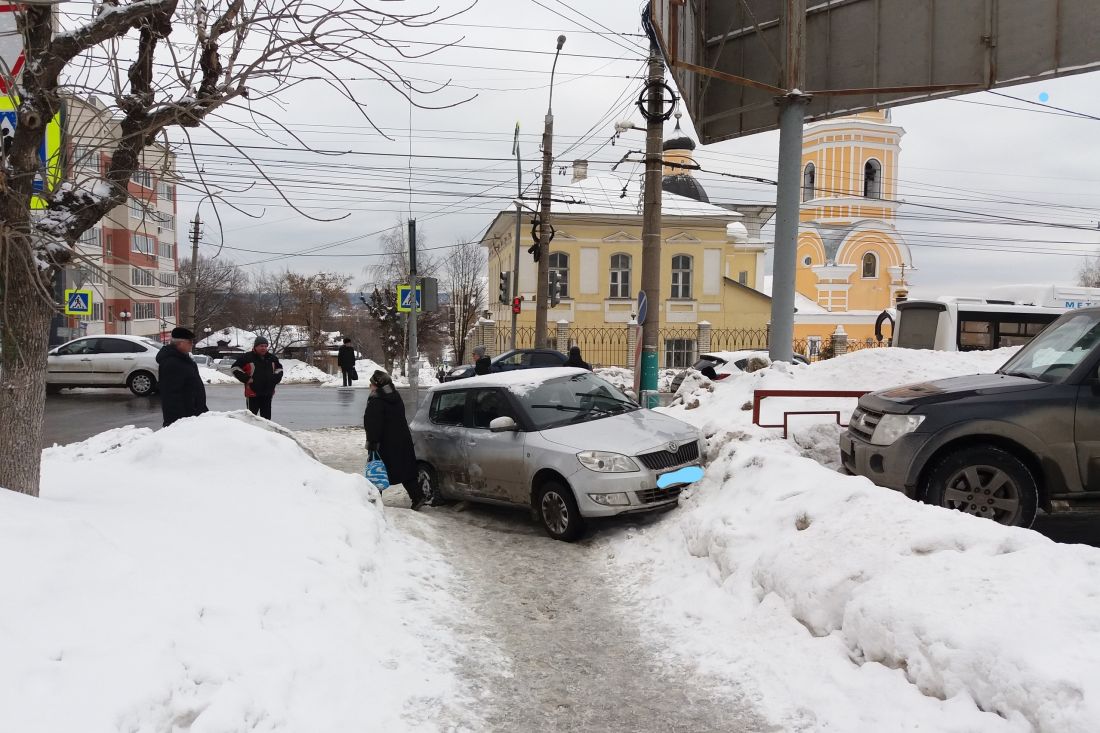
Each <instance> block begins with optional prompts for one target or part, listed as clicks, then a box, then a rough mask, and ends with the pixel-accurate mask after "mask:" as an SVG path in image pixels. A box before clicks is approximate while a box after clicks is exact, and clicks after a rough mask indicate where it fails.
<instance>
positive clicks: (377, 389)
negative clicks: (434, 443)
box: [363, 371, 427, 511]
mask: <svg viewBox="0 0 1100 733" xmlns="http://www.w3.org/2000/svg"><path fill="white" fill-rule="evenodd" d="M363 429H364V430H365V431H366V433H367V445H366V448H367V453H368V459H367V468H366V476H367V478H368V479H370V480H371V482H373V483H374V484H375V485H376V486H378V488H379V489H384V488H386V486H392V485H395V484H401V485H402V486H404V487H405V492H406V493H407V494H408V495H409V499H410V500H411V501H412V508H413V510H414V511H415V510H417V509H420V507H422V506H424V503H425V502H426V501H427V498H426V497H425V496H424V492H423V490H421V488H420V483H419V482H418V480H417V478H418V476H417V470H416V453H415V452H414V451H413V441H412V433H410V432H409V422H408V420H406V419H405V403H404V402H402V401H401V395H399V394H398V393H397V389H396V388H395V387H394V386H393V380H392V379H390V375H388V374H386V373H385V372H383V371H376V372H375V373H374V374H372V375H371V378H370V397H368V398H367V409H366V410H365V411H364V412H363ZM379 462H380V463H381V464H382V465H381V466H380V465H379ZM383 467H384V469H385V474H386V478H385V480H383V479H382V477H381V475H380V474H381V468H383ZM376 479H377V480H376Z"/></svg>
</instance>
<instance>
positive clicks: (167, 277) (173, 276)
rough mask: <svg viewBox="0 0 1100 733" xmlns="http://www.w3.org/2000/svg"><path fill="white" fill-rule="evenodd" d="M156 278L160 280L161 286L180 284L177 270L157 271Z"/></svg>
mask: <svg viewBox="0 0 1100 733" xmlns="http://www.w3.org/2000/svg"><path fill="white" fill-rule="evenodd" d="M157 279H158V280H159V281H160V284H161V286H162V287H166V288H176V287H179V284H180V276H179V273H178V272H159V273H157Z"/></svg>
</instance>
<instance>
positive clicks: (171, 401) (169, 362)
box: [157, 327, 206, 427]
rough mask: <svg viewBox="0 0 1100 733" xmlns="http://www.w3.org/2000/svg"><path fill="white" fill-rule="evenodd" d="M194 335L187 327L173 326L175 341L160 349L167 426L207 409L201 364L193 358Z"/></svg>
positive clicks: (162, 403) (162, 398)
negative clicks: (200, 375)
mask: <svg viewBox="0 0 1100 733" xmlns="http://www.w3.org/2000/svg"><path fill="white" fill-rule="evenodd" d="M194 346H195V334H194V333H192V332H191V331H189V330H188V329H186V328H182V327H180V328H173V329H172V340H171V342H169V343H168V344H165V345H164V347H162V348H161V350H160V351H159V352H157V365H158V366H159V369H158V371H159V372H160V379H159V382H160V384H159V386H160V411H161V414H162V415H163V416H164V427H168V426H169V425H171V424H172V423H174V422H175V421H176V420H180V419H182V418H185V417H195V416H196V415H201V414H202V413H204V412H206V387H205V386H204V385H203V383H202V379H201V378H200V377H199V367H198V365H196V364H195V360H194V359H192V358H191V349H192V348H194Z"/></svg>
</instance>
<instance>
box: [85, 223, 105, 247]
mask: <svg viewBox="0 0 1100 733" xmlns="http://www.w3.org/2000/svg"><path fill="white" fill-rule="evenodd" d="M100 231H101V230H100V228H99V227H92V228H91V229H89V230H88V231H86V232H84V233H83V234H81V235H80V244H81V245H83V246H85V247H95V248H97V249H98V248H100V247H102V244H100V239H99V233H100Z"/></svg>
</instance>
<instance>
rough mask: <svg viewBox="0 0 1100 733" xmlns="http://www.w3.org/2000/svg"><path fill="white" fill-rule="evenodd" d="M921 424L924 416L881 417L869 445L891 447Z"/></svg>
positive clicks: (888, 415)
mask: <svg viewBox="0 0 1100 733" xmlns="http://www.w3.org/2000/svg"><path fill="white" fill-rule="evenodd" d="M922 422H924V415H890V414H886V415H883V416H882V419H881V420H879V422H878V425H876V426H875V432H874V433H872V434H871V443H873V444H874V445H891V444H892V443H893V442H894V441H895V440H897V439H898V438H900V437H901V436H903V435H908V434H909V433H911V432H913V431H914V430H916V429H917V428H918V427H920V424H921V423H922Z"/></svg>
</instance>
